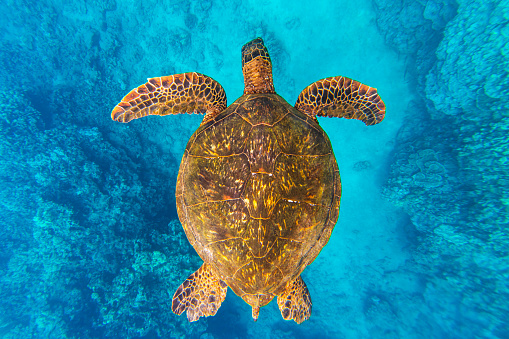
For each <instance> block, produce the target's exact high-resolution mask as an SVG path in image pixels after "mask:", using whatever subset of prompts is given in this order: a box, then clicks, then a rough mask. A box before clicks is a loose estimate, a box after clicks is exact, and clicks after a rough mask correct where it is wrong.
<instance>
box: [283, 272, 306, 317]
mask: <svg viewBox="0 0 509 339" xmlns="http://www.w3.org/2000/svg"><path fill="white" fill-rule="evenodd" d="M277 304H278V306H279V310H280V311H281V315H282V316H283V319H284V320H291V319H293V320H294V321H295V322H296V323H297V324H300V323H302V322H303V321H304V320H308V319H309V317H310V316H311V306H312V305H313V303H312V302H311V296H310V295H309V291H308V288H307V286H306V284H305V283H304V280H302V278H301V277H300V276H298V277H297V278H295V279H293V280H292V281H289V282H288V283H287V284H286V287H285V289H284V290H283V292H282V293H281V294H280V295H278V296H277Z"/></svg>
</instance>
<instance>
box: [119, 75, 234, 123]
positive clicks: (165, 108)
mask: <svg viewBox="0 0 509 339" xmlns="http://www.w3.org/2000/svg"><path fill="white" fill-rule="evenodd" d="M147 80H148V81H147V83H145V84H143V85H141V86H139V87H137V88H135V89H133V90H132V91H131V92H129V93H128V94H127V95H126V96H125V97H124V98H123V99H122V101H121V102H120V103H118V104H117V106H115V108H114V109H113V111H112V112H111V118H112V119H113V120H115V121H119V122H129V121H131V120H133V119H138V118H142V117H145V116H147V115H168V114H182V113H201V114H203V113H206V114H207V116H209V114H211V115H214V114H218V113H220V112H222V111H223V110H224V109H226V93H225V92H224V89H223V87H222V86H221V85H220V84H219V83H218V82H217V81H215V80H214V79H212V78H211V77H208V76H206V75H203V74H200V73H194V72H192V73H182V74H175V75H169V76H164V77H158V78H150V79H147Z"/></svg>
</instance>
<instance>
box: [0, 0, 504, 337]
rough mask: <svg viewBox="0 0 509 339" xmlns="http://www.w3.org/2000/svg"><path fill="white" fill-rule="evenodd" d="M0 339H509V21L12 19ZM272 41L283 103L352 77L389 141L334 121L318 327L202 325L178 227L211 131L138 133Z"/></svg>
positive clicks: (310, 9)
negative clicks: (255, 44) (375, 102)
mask: <svg viewBox="0 0 509 339" xmlns="http://www.w3.org/2000/svg"><path fill="white" fill-rule="evenodd" d="M0 14H1V15H0V23H1V25H0V26H1V29H0V65H1V67H0V154H1V156H0V337H1V338H67V337H68V338H158V337H162V338H206V339H210V338H244V337H258V338H509V320H508V319H509V317H508V314H509V256H508V254H509V230H508V224H509V176H508V172H509V134H508V132H509V99H508V98H509V76H508V74H509V1H507V0H456V1H454V0H430V1H425V0H406V1H403V0H372V1H349V0H337V1H300V0H299V1H292V2H291V4H290V3H289V2H287V1H283V0H234V1H229V0H221V1H220V0H203V1H195V2H189V1H177V0H175V1H161V0H144V1H134V0H104V1H98V0H87V1H84V0H83V1H56V0H55V1H52V0H38V1H26V0H16V1H14V0H1V1H0ZM257 36H261V37H263V39H264V41H265V43H266V45H267V47H268V49H269V53H270V55H271V58H272V62H273V73H274V85H275V88H276V91H277V92H278V93H279V94H280V95H282V96H283V97H284V98H285V99H286V100H287V101H288V102H289V103H290V104H291V105H293V104H294V103H295V100H296V99H297V96H298V94H299V93H300V91H301V90H302V89H304V88H305V87H306V86H307V85H309V84H310V83H312V82H314V81H316V80H319V79H321V78H325V77H330V76H338V75H342V76H347V77H351V78H353V79H356V80H358V81H360V82H362V83H364V84H367V85H368V86H372V87H376V88H377V89H378V92H379V94H380V96H381V97H382V99H383V100H384V101H385V104H386V106H387V113H386V118H385V120H384V121H383V122H382V123H381V124H379V125H376V126H372V127H366V126H364V124H362V123H361V122H359V121H354V120H346V119H329V118H319V123H320V124H321V126H322V127H323V128H324V129H325V131H326V132H327V133H328V135H329V137H330V139H331V142H332V144H333V148H334V152H335V155H336V158H337V160H338V165H339V169H340V172H341V178H342V183H343V196H342V201H341V212H340V216H339V221H338V223H337V225H336V228H335V230H334V232H333V233H332V237H331V239H330V241H329V243H328V245H327V246H326V247H325V248H324V249H323V251H322V252H321V254H320V255H319V256H318V258H317V259H316V260H315V262H314V263H313V264H311V265H310V266H309V267H308V268H307V269H306V270H305V271H304V273H303V277H304V280H305V281H306V284H307V286H308V288H309V291H310V293H311V297H312V300H313V313H312V316H311V318H310V320H308V321H306V322H304V323H303V324H302V325H297V324H295V323H294V322H293V321H292V322H287V321H284V320H283V319H282V318H281V315H280V312H279V309H278V308H277V304H276V302H275V301H273V302H272V303H270V304H269V305H267V306H266V307H263V308H262V309H261V312H260V317H259V319H258V322H256V323H255V322H253V321H252V318H251V308H250V307H249V305H247V304H246V303H244V302H243V301H242V300H241V299H240V298H239V297H237V296H236V295H235V294H234V293H233V292H232V291H231V290H229V292H228V294H227V297H226V300H225V302H224V303H223V304H222V306H221V308H220V309H219V311H218V313H217V315H216V316H215V317H209V318H205V319H203V318H202V319H200V321H198V322H195V323H188V322H187V319H186V317H185V316H184V315H183V316H180V317H179V316H176V315H174V314H173V313H172V311H171V297H172V295H173V293H174V291H175V290H176V288H177V287H178V286H179V285H180V284H181V283H182V281H183V280H184V279H185V278H186V277H187V276H188V275H189V274H191V273H192V272H194V271H195V270H196V269H197V268H199V266H200V265H201V262H202V261H201V259H200V258H199V257H198V256H197V254H196V252H195V251H194V249H193V248H192V247H191V246H190V245H189V243H188V241H187V239H186V237H185V234H184V232H183V230H182V228H181V225H180V223H179V221H178V218H177V214H176V208H175V183H176V177H177V171H178V168H179V163H180V159H181V157H182V154H183V151H184V148H185V145H186V143H187V141H188V139H189V137H190V136H191V134H192V133H193V132H194V130H195V129H196V128H197V127H198V126H199V124H200V121H201V119H202V116H199V115H181V116H167V117H157V116H155V117H154V116H152V117H146V118H144V119H140V120H135V121H132V122H131V123H129V124H119V123H116V122H113V121H112V120H111V118H110V112H111V110H112V109H113V107H114V106H115V105H116V104H117V103H118V102H119V101H120V100H121V99H122V97H123V96H124V95H125V94H127V93H128V91H130V90H131V89H132V88H134V87H137V86H138V85H140V84H142V83H144V82H145V81H146V78H148V77H156V76H162V75H170V74H175V73H183V72H190V71H196V72H200V73H204V74H206V75H209V76H211V77H213V78H214V79H215V80H217V81H218V82H219V83H220V84H222V86H223V87H224V89H225V90H226V93H227V97H228V103H232V102H233V101H234V100H236V99H237V98H238V97H239V96H241V95H242V91H243V77H242V71H241V59H240V49H241V46H242V45H243V44H244V43H246V42H248V41H250V40H251V39H253V38H255V37H257Z"/></svg>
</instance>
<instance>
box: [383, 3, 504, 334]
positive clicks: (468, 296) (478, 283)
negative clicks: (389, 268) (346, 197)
mask: <svg viewBox="0 0 509 339" xmlns="http://www.w3.org/2000/svg"><path fill="white" fill-rule="evenodd" d="M374 4H375V5H376V7H377V8H378V9H379V18H378V24H379V29H380V30H381V31H382V32H383V33H385V35H386V39H387V42H388V43H390V44H391V45H392V46H393V47H394V48H395V49H396V50H398V51H399V52H400V53H401V54H402V55H405V56H408V63H407V65H408V69H409V71H410V72H411V73H414V74H415V77H416V79H417V81H416V86H415V88H416V91H417V92H418V94H419V97H420V99H419V100H418V101H416V102H415V103H414V104H413V105H412V106H411V107H409V109H408V112H407V119H406V122H405V125H404V126H403V128H402V129H401V130H400V132H399V134H398V138H397V142H396V144H397V147H396V149H395V152H394V158H393V162H392V165H391V169H390V177H389V180H388V183H387V184H386V186H385V189H384V194H385V196H386V197H387V198H388V199H389V200H390V201H392V202H394V203H395V204H397V205H399V206H401V207H402V208H403V209H404V210H405V211H406V212H407V213H408V214H409V216H410V220H411V223H412V225H413V227H414V228H415V229H416V230H417V231H418V236H417V239H418V240H417V241H416V244H415V246H416V248H415V249H414V251H413V259H414V260H413V262H412V263H409V265H410V266H412V268H411V269H412V270H415V271H417V272H422V273H423V274H424V275H425V276H426V280H427V283H426V291H425V292H424V295H423V296H424V300H425V302H426V303H427V304H428V305H429V306H430V307H432V308H433V313H432V316H431V317H430V315H427V316H426V317H425V318H426V320H427V321H428V322H429V323H432V324H434V326H437V327H441V328H443V329H444V330H445V331H446V332H447V333H456V335H458V336H462V337H473V336H479V337H485V336H493V335H494V336H496V337H506V336H508V335H509V326H508V323H507V321H506V320H505V315H506V314H508V313H509V306H508V305H509V288H508V287H507V284H506V283H505V282H504V281H506V280H507V276H506V274H507V271H508V269H509V264H508V261H507V256H508V255H509V233H508V231H507V225H508V222H509V202H508V200H507V196H508V191H509V180H508V179H509V175H508V174H509V167H508V158H507V156H508V154H509V151H508V150H509V139H508V138H507V130H508V129H509V113H508V112H509V99H508V98H509V96H508V94H509V76H508V75H509V52H508V51H507V46H508V45H507V41H508V37H509V33H508V32H509V28H508V25H507V23H508V22H509V11H508V8H509V2H508V1H503V0H502V1H499V0H491V1H475V0H458V1H457V2H454V1H449V0H443V1H437V0H434V1H420V0H416V1H405V2H399V5H398V6H397V5H395V4H394V2H392V1H390V2H389V1H384V0H374ZM410 12H411V14H410ZM394 28H396V30H394ZM444 300H449V301H452V300H455V302H454V303H452V302H448V303H444V302H443V301H444Z"/></svg>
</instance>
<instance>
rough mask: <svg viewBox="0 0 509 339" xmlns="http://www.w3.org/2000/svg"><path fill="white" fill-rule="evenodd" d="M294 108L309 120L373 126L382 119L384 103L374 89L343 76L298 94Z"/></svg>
mask: <svg viewBox="0 0 509 339" xmlns="http://www.w3.org/2000/svg"><path fill="white" fill-rule="evenodd" d="M295 108H296V109H298V110H299V111H301V112H303V113H306V114H307V115H309V116H311V117H315V116H319V117H339V118H346V119H357V120H361V121H363V122H364V123H365V124H366V125H368V126H369V125H375V124H378V123H379V122H380V121H382V120H383V119H384V116H385V104H384V102H383V101H382V99H381V98H380V96H379V95H378V93H377V91H376V88H373V87H369V86H366V85H363V84H361V83H360V82H358V81H355V80H352V79H350V78H345V77H341V76H340V77H332V78H326V79H322V80H319V81H316V82H314V83H312V84H311V85H309V86H308V87H306V88H305V89H304V90H303V91H302V92H301V93H300V95H299V98H298V99H297V102H296V103H295Z"/></svg>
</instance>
